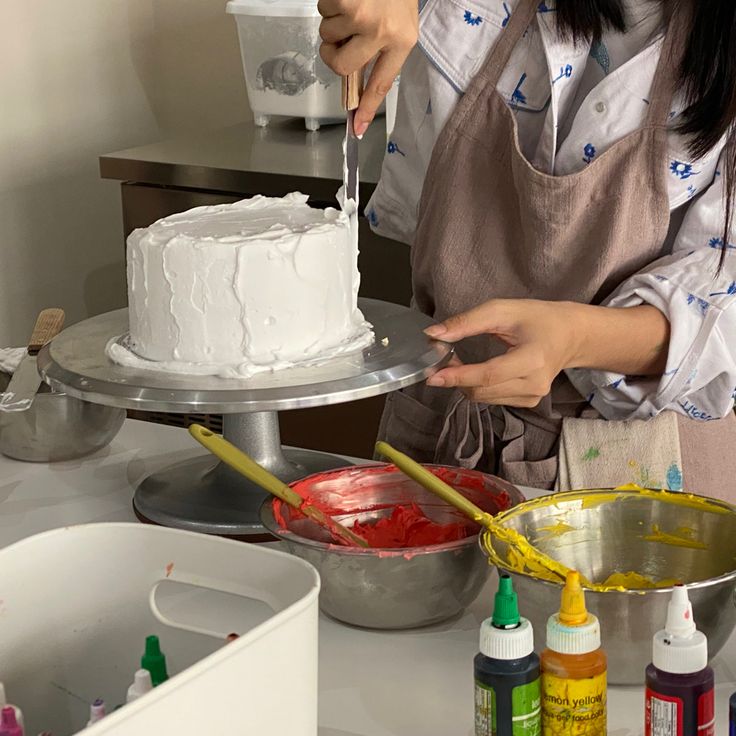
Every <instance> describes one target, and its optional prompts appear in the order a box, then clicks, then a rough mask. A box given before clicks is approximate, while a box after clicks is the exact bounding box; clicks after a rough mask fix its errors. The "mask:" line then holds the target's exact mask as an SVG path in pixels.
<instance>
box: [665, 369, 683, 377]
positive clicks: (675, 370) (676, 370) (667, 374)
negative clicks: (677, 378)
mask: <svg viewBox="0 0 736 736" xmlns="http://www.w3.org/2000/svg"><path fill="white" fill-rule="evenodd" d="M679 370H680V369H679V368H673V369H672V370H671V371H667V372H666V373H663V374H662V375H664V376H674V375H675V374H676V373H678V372H679Z"/></svg>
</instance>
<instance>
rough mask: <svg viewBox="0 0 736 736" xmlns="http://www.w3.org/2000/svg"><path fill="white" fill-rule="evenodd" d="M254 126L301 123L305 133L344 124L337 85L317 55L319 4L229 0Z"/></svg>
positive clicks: (299, 0) (336, 78)
mask: <svg viewBox="0 0 736 736" xmlns="http://www.w3.org/2000/svg"><path fill="white" fill-rule="evenodd" d="M227 12H228V13H230V14H231V15H233V16H234V17H235V20H236V21H237V24H238V37H239V39H240V54H241V56H242V58H243V70H244V72H245V84H246V87H247V89H248V100H249V102H250V106H251V109H252V110H253V116H254V119H255V123H256V125H258V126H265V125H268V121H269V119H270V117H271V116H272V115H287V116H291V117H297V118H304V121H305V125H306V127H307V128H308V129H309V130H317V129H318V128H319V127H320V125H321V124H323V123H336V122H339V121H341V120H345V111H344V110H343V109H342V96H341V80H340V77H339V76H337V75H336V74H335V73H334V72H333V71H332V70H331V69H329V68H328V67H327V66H326V64H325V63H324V62H323V61H322V59H321V58H320V55H319V46H320V43H321V39H320V36H319V24H320V21H321V17H320V14H319V11H318V10H317V0H230V2H228V4H227Z"/></svg>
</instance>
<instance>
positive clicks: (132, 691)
mask: <svg viewBox="0 0 736 736" xmlns="http://www.w3.org/2000/svg"><path fill="white" fill-rule="evenodd" d="M151 690H153V682H152V681H151V673H150V672H149V671H148V670H142V669H141V670H138V671H137V672H136V673H135V675H134V677H133V683H132V684H131V686H130V687H129V688H128V697H127V698H126V701H125V702H126V703H132V702H133V701H134V700H138V698H140V697H142V696H143V695H145V694H146V693H147V692H150V691H151Z"/></svg>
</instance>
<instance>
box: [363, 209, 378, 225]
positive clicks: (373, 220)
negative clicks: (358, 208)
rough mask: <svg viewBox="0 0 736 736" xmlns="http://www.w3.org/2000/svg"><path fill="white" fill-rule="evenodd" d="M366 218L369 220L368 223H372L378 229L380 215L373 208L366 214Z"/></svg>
mask: <svg viewBox="0 0 736 736" xmlns="http://www.w3.org/2000/svg"><path fill="white" fill-rule="evenodd" d="M365 216H366V217H367V218H368V222H370V224H371V225H373V227H376V226H377V225H378V215H377V214H376V211H375V210H374V209H373V208H372V207H371V209H369V210H368V211H367V212H366V213H365Z"/></svg>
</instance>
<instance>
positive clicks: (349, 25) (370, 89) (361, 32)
mask: <svg viewBox="0 0 736 736" xmlns="http://www.w3.org/2000/svg"><path fill="white" fill-rule="evenodd" d="M317 7H318V8H319V12H320V14H321V15H322V17H323V20H322V23H321V25H320V29H319V30H320V35H321V36H322V40H323V43H322V46H321V48H320V55H321V56H322V59H323V60H324V62H325V64H327V66H329V67H330V68H331V69H332V70H333V71H335V72H336V73H337V74H339V75H340V76H347V75H348V74H351V73H352V72H354V71H357V70H358V69H362V68H363V67H364V66H365V65H366V64H368V62H369V61H371V59H373V58H374V57H376V56H377V58H376V63H375V65H374V67H373V71H372V72H371V76H370V78H369V79H368V81H367V83H366V85H365V89H364V90H363V95H362V97H361V99H360V107H359V108H358V109H357V110H356V112H355V133H356V135H358V136H362V135H363V133H365V131H366V130H367V128H368V126H369V125H370V123H371V121H372V120H373V118H374V116H375V114H376V111H377V110H378V108H379V107H380V105H381V102H383V99H384V98H385V97H386V95H387V94H388V92H389V90H390V89H391V85H392V84H393V82H394V79H396V77H397V75H398V74H399V71H400V70H401V67H402V65H403V63H404V61H405V59H406V57H407V56H408V55H409V52H410V51H411V50H412V48H414V44H416V42H417V38H418V35H419V3H418V0H319V4H318V6H317Z"/></svg>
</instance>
